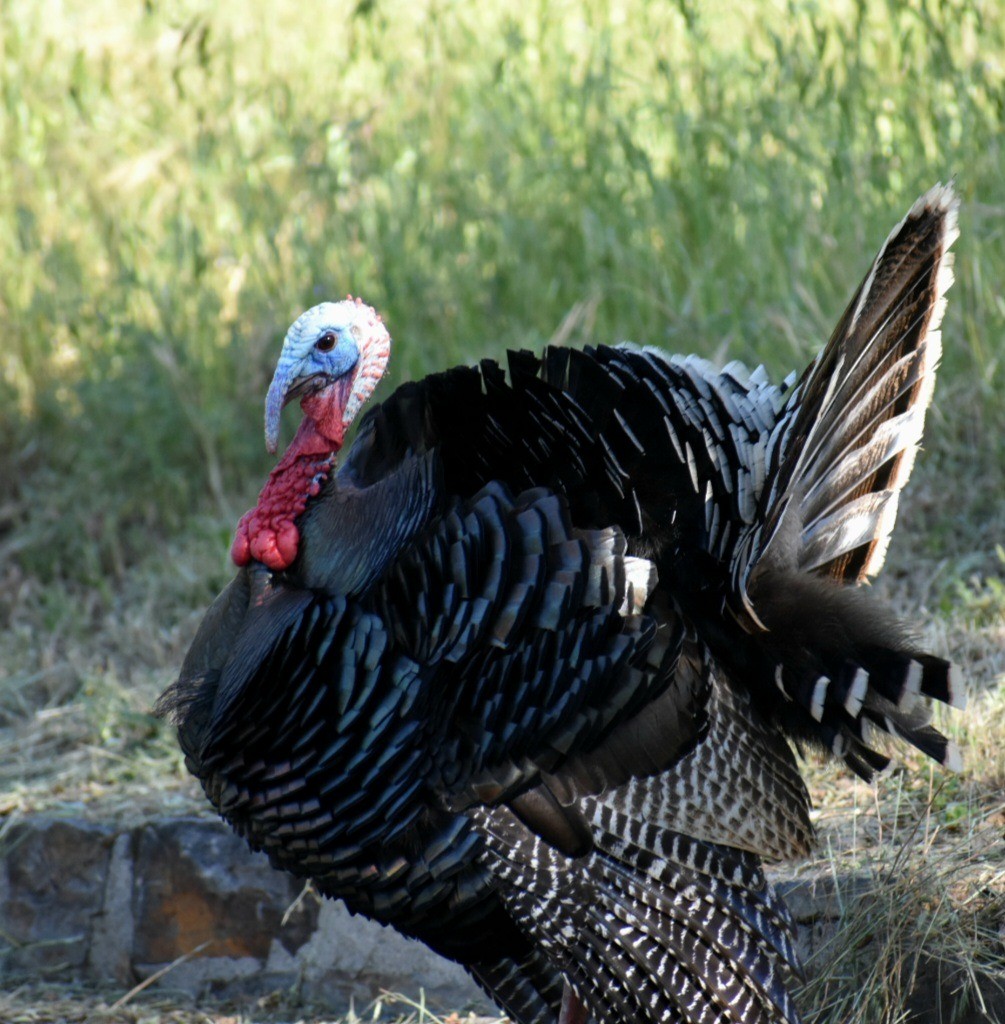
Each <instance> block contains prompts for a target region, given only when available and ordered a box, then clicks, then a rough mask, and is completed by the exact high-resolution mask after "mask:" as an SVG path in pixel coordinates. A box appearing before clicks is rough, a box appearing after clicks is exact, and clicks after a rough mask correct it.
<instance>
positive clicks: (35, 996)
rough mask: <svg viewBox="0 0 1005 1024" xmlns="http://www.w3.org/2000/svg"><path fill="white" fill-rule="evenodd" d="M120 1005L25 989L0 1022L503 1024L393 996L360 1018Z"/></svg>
mask: <svg viewBox="0 0 1005 1024" xmlns="http://www.w3.org/2000/svg"><path fill="white" fill-rule="evenodd" d="M117 1003H121V996H119V995H118V994H116V993H113V992H108V991H103V990H100V989H83V988H81V987H80V986H74V987H69V986H58V985H39V986H25V987H23V988H19V989H16V990H15V991H13V992H9V993H6V994H0V1020H2V1021H3V1024H294V1022H295V1024H305V1022H307V1021H309V1022H310V1024H502V1022H501V1021H500V1020H499V1019H498V1018H492V1017H477V1016H475V1015H473V1014H465V1015H463V1016H461V1015H459V1014H456V1013H451V1014H448V1015H447V1016H446V1017H440V1016H437V1015H436V1014H434V1013H431V1012H430V1011H429V1010H427V1009H426V1007H425V1006H424V1005H423V1004H422V1003H421V1002H419V1003H416V1002H414V1001H413V1000H410V999H408V998H406V997H404V996H401V995H397V994H393V993H388V994H386V995H385V996H384V997H383V998H382V999H380V1000H378V1001H377V1002H376V1003H374V1004H373V1005H372V1006H368V1007H365V1008H363V1009H362V1010H361V1011H360V1012H359V1013H357V1012H354V1011H352V1010H350V1012H349V1013H347V1014H345V1015H344V1016H340V1017H331V1016H326V1015H324V1014H323V1013H322V1012H314V1011H312V1010H306V1009H305V1008H304V1007H303V1006H301V1005H295V1004H293V1003H290V1002H288V1001H287V1000H286V999H285V998H284V997H283V996H282V995H278V994H277V995H272V996H266V997H264V998H261V999H258V1000H255V1001H254V1002H253V1003H252V1004H250V1005H246V1006H235V1005H228V1004H223V1003H221V1004H219V1005H218V1006H204V1007H202V1008H196V1007H194V1006H191V1007H179V1006H178V1000H177V998H172V999H167V998H164V997H158V996H156V995H152V996H151V995H145V996H144V997H143V998H138V999H136V1000H135V1001H130V1002H127V1003H126V1004H125V1005H117Z"/></svg>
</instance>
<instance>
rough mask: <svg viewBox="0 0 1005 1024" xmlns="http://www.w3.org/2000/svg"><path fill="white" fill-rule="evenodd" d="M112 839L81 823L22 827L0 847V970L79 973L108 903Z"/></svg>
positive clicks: (109, 832) (110, 833)
mask: <svg viewBox="0 0 1005 1024" xmlns="http://www.w3.org/2000/svg"><path fill="white" fill-rule="evenodd" d="M114 841H115V832H114V830H113V828H112V827H111V826H108V825H101V824H95V823H93V822H87V821H81V820H66V821H62V820H58V819H40V820H33V821H22V822H18V823H16V824H14V825H12V826H11V827H10V828H8V829H6V830H5V832H4V835H3V841H2V847H0V963H2V964H3V969H4V970H6V971H12V972H15V973H17V972H30V973H32V974H51V973H53V972H59V971H64V972H65V971H81V970H83V969H84V968H85V967H86V965H87V961H88V951H89V950H90V948H91V945H92V942H93V933H94V925H95V921H96V918H97V917H98V915H99V913H100V911H101V907H102V902H103V899H104V895H105V887H106V879H107V875H108V865H109V861H110V859H111V852H112V845H113V843H114Z"/></svg>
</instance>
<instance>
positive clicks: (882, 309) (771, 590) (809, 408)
mask: <svg viewBox="0 0 1005 1024" xmlns="http://www.w3.org/2000/svg"><path fill="white" fill-rule="evenodd" d="M957 208H958V201H957V199H956V196H955V193H954V190H953V187H952V186H951V185H947V186H942V185H938V186H936V187H935V188H933V189H931V190H930V191H929V192H928V193H926V194H925V195H924V196H922V197H921V198H920V199H919V200H918V201H917V202H916V203H915V204H914V206H913V207H912V208H911V210H910V211H909V212H908V214H907V216H906V217H905V218H904V220H903V221H902V222H901V223H900V224H899V225H898V226H897V227H896V228H895V229H894V230H893V232H892V233H891V234H890V236H889V238H888V239H887V240H886V242H885V243H884V244H883V246H882V248H881V249H880V252H879V255H878V256H877V257H876V259H875V261H874V262H873V264H872V267H871V268H870V270H869V272H868V274H867V275H866V277H865V279H864V280H863V282H862V285H861V286H860V288H859V290H858V292H857V293H856V294H855V297H854V298H853V299H852V301H851V303H850V305H849V306H848V308H847V310H846V311H845V313H844V316H843V317H842V318H841V321H840V323H839V324H838V326H837V328H836V330H835V331H834V334H833V335H832V337H831V339H830V341H829V342H828V343H827V345H826V347H825V348H824V350H823V352H822V353H821V354H820V356H819V357H818V358H817V359H816V361H815V362H814V363H813V364H812V365H811V366H810V368H809V369H808V370H807V372H806V373H805V374H804V376H803V378H802V380H801V381H800V382H799V384H798V385H797V386H796V388H795V390H794V391H793V393H792V397H791V399H790V401H789V404H788V407H787V409H786V411H785V412H784V413H783V414H782V416H781V418H780V420H779V422H778V424H777V426H776V428H775V430H774V431H773V433H772V436H771V438H770V441H769V445H768V456H767V459H768V463H769V469H768V472H767V476H766V482H765V486H764V489H763V491H762V493H761V498H760V505H759V514H758V516H757V517H756V518H755V520H754V521H753V523H752V524H751V526H750V528H749V529H748V531H747V532H746V534H745V535H744V536H743V538H742V539H741V542H740V543H739V544H738V546H737V549H736V556H735V558H734V561H733V564H732V577H733V586H734V588H735V591H736V597H737V599H738V600H737V607H738V616H739V617H740V618H741V621H743V622H744V624H745V625H746V626H747V628H748V631H749V632H750V633H752V634H753V635H755V636H760V637H761V639H762V640H763V649H764V650H765V651H766V652H767V655H768V664H767V666H766V671H767V672H769V673H771V674H772V675H773V677H774V683H775V688H776V690H777V691H778V692H779V693H780V695H781V699H782V704H781V711H780V718H781V720H782V722H783V723H784V724H785V726H786V728H788V729H789V730H790V731H791V732H793V733H794V734H795V735H797V736H799V737H800V738H809V739H816V740H818V741H821V742H822V743H824V744H825V745H826V746H827V747H829V748H830V749H831V750H832V751H833V752H834V753H835V754H836V755H838V756H840V757H843V758H844V759H845V761H846V762H847V764H848V765H849V767H851V768H852V769H853V770H854V771H856V772H857V773H858V774H859V775H862V776H863V777H864V778H871V777H872V775H873V774H874V773H875V771H876V770H878V769H879V768H881V767H882V766H884V765H885V763H886V759H885V758H884V757H883V756H882V755H881V754H878V753H877V752H876V751H874V750H871V749H870V748H869V743H870V741H871V733H872V731H873V730H874V729H878V730H879V731H881V732H886V733H888V734H890V735H892V736H895V737H898V738H900V739H903V740H906V741H907V742H908V743H912V744H913V745H914V746H916V747H917V748H918V749H920V750H922V751H924V752H925V753H926V754H928V755H929V756H931V757H933V758H934V759H935V760H937V761H939V762H940V763H941V764H943V765H946V766H947V767H951V766H953V765H955V764H957V763H958V759H959V758H958V754H957V753H956V751H955V748H954V747H953V746H952V744H951V743H949V742H948V741H947V740H946V739H945V737H943V736H941V735H940V734H939V733H938V732H937V731H936V730H934V729H932V728H931V727H930V726H929V725H928V724H927V721H928V712H927V701H926V699H934V700H939V701H943V702H945V703H948V704H952V705H954V706H957V707H959V706H962V704H963V701H964V697H963V694H962V690H961V687H960V686H959V683H958V681H956V680H955V679H954V678H953V676H952V674H951V669H950V666H949V663H948V662H946V661H944V660H943V659H941V658H937V657H935V656H933V655H930V654H927V653H925V652H924V651H922V650H921V649H920V648H919V647H918V645H917V643H916V642H914V641H913V640H912V639H911V638H910V637H909V635H908V633H907V630H906V629H905V628H904V627H903V626H902V625H901V624H900V623H898V622H897V620H896V619H895V618H894V617H893V616H892V615H890V614H889V613H887V612H886V611H885V610H884V609H883V608H882V607H881V606H880V604H879V603H878V602H877V601H876V600H874V599H871V598H870V597H869V596H868V595H867V594H864V593H863V592H861V591H856V590H855V587H854V585H855V584H859V583H862V582H864V581H865V580H866V579H867V578H868V577H871V576H873V575H875V574H876V572H878V571H879V569H880V568H881V566H882V564H883V560H884V558H885V555H886V550H887V546H888V544H889V540H890V534H891V532H892V530H893V525H894V521H895V519H896V512H897V503H898V500H899V494H900V490H901V488H902V487H903V485H904V484H905V483H906V481H907V479H908V477H909V475H910V472H911V467H912V466H913V464H914V458H915V455H916V454H917V451H918V447H919V445H920V442H921V435H922V429H923V427H924V420H925V412H926V409H927V407H928V405H929V403H930V401H931V398H932V391H933V388H934V382H935V371H936V367H937V365H938V362H939V358H940V356H941V352H942V341H941V333H940V329H939V328H940V324H941V320H942V315H943V311H944V309H945V301H946V300H945V295H946V291H947V289H948V288H949V286H950V285H951V284H952V280H953V275H952V254H951V253H950V252H949V248H950V246H951V245H952V243H953V242H954V240H955V239H956V237H957V235H958V233H959V232H958V230H957V224H956V222H957ZM763 689H764V690H765V691H767V690H769V689H770V686H768V685H765V686H764V687H763ZM777 696H778V694H775V697H776V698H777Z"/></svg>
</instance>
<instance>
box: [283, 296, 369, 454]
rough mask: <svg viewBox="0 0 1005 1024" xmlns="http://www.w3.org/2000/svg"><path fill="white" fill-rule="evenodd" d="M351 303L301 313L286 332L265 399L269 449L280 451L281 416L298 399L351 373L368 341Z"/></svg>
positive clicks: (328, 304) (358, 309) (357, 310)
mask: <svg viewBox="0 0 1005 1024" xmlns="http://www.w3.org/2000/svg"><path fill="white" fill-rule="evenodd" d="M362 310H367V311H369V307H368V306H362V305H359V304H357V303H356V302H354V301H351V300H348V299H347V300H345V301H344V302H322V303H321V304H320V305H319V306H314V307H312V308H311V309H309V310H307V312H306V313H303V314H301V315H300V316H299V317H298V318H297V319H296V320H295V321H294V322H293V325H292V326H291V327H290V329H289V330H288V331H287V332H286V338H285V339H284V340H283V349H282V352H281V353H280V354H279V362H278V363H277V364H276V372H275V373H274V374H273V377H272V383H271V384H270V385H269V392H268V394H267V395H266V398H265V447H266V448H267V449H268V450H269V451H270V452H275V450H276V448H277V445H278V442H279V415H280V413H281V412H282V410H283V406H285V405H286V403H287V402H289V401H291V400H292V399H294V398H302V397H305V396H308V395H312V394H315V393H317V392H319V391H323V390H324V389H325V388H327V387H329V386H330V385H331V384H333V383H334V382H335V381H337V380H340V379H341V378H342V377H344V376H346V374H348V373H350V372H351V371H352V370H353V368H354V367H355V366H356V364H357V363H358V362H359V359H360V350H361V346H363V345H364V344H365V343H366V341H367V337H366V335H365V334H364V332H363V330H362V328H363V326H364V325H363V323H361V311H362Z"/></svg>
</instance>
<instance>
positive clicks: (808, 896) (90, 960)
mask: <svg viewBox="0 0 1005 1024" xmlns="http://www.w3.org/2000/svg"><path fill="white" fill-rule="evenodd" d="M776 884H777V885H778V887H779V889H780V890H781V891H782V893H783V895H784V896H785V899H786V902H787V903H788V905H789V907H790V909H791V911H792V913H793V916H794V917H795V919H796V921H797V922H798V923H799V945H800V947H801V952H802V954H803V956H804V958H808V957H809V955H810V954H811V953H812V951H813V949H814V948H815V947H816V946H818V945H819V943H820V942H822V941H824V940H826V939H827V938H828V937H829V936H830V935H831V934H833V931H834V928H835V926H836V922H837V920H838V918H839V917H840V914H841V911H842V907H843V906H845V905H847V904H848V903H849V901H851V900H854V898H855V897H856V896H858V895H861V893H862V891H863V887H864V886H868V885H869V882H868V880H866V879H858V878H846V879H842V880H841V881H840V884H839V885H838V884H837V883H835V880H834V879H833V878H832V877H831V876H830V875H829V874H827V873H824V874H820V875H817V876H813V875H810V876H808V877H802V878H797V879H796V878H787V879H786V878H776ZM301 897H302V898H301ZM168 967H170V970H168V971H167V972H166V973H165V974H164V977H163V978H162V979H161V980H159V981H158V985H159V986H162V987H166V988H169V989H173V990H182V991H184V992H186V993H189V994H191V995H194V996H197V997H202V996H220V997H226V996H238V995H240V996H242V997H246V996H255V995H260V994H264V993H267V992H272V991H276V990H284V989H291V988H294V987H295V988H296V989H297V990H298V991H299V993H300V994H301V995H302V996H303V997H304V998H305V999H307V1000H309V1001H312V1002H318V1003H321V1004H323V1005H325V1006H326V1007H327V1008H328V1009H329V1010H330V1011H331V1012H332V1013H339V1012H342V1011H343V1010H345V1009H346V1008H347V1007H348V1005H349V1003H350V1001H354V1002H355V1004H356V1006H357V1007H362V1006H365V1005H366V1004H368V1003H369V1002H370V1001H371V1000H373V999H374V998H376V997H377V996H378V995H379V994H380V993H381V991H382V990H389V991H393V992H400V993H402V994H404V995H406V996H409V997H411V998H416V999H417V998H418V997H419V995H420V991H422V992H424V993H425V997H426V1000H427V1003H428V1004H429V1005H430V1007H431V1008H433V1009H437V1008H439V1009H443V1010H450V1009H453V1010H461V1009H465V1008H468V1007H472V1008H478V1009H484V1010H489V1009H490V1007H489V1005H488V1003H487V1002H486V1001H485V999H484V998H483V997H482V996H481V994H480V992H479V990H478V989H477V988H476V987H475V985H474V984H473V982H472V981H471V980H470V979H469V978H468V976H467V975H466V974H465V973H464V971H462V970H461V969H460V968H459V967H457V966H456V965H454V964H451V963H448V962H446V961H444V960H442V959H440V958H439V957H437V956H436V955H435V954H433V953H431V952H430V951H429V950H428V949H426V947H425V946H423V945H421V944H420V943H416V942H411V941H409V940H407V939H404V938H402V937H401V936H400V935H398V934H397V933H396V932H394V931H392V930H391V929H385V928H381V927H380V926H379V925H376V924H374V923H373V922H371V921H367V920H364V919H362V918H358V917H352V916H350V914H349V913H348V911H347V910H346V909H345V908H344V907H343V906H342V905H341V904H337V903H333V902H331V901H328V900H323V901H322V900H318V899H317V898H315V897H314V896H313V895H312V894H309V893H308V894H307V895H306V896H302V889H301V885H300V883H298V882H297V881H295V880H294V879H292V878H289V877H287V876H286V875H284V874H282V873H280V872H277V871H274V870H273V869H272V868H271V867H269V864H268V861H267V860H266V859H265V857H264V856H263V855H260V854H254V853H251V852H250V851H249V850H248V848H247V847H246V846H245V844H244V842H243V841H242V840H240V839H238V838H237V837H236V836H235V835H234V834H233V833H232V832H231V831H230V830H229V829H228V828H227V827H226V826H225V825H224V824H223V823H222V822H219V821H217V820H209V819H206V818H200V817H196V816H180V817H165V818H160V819H152V820H149V821H147V822H145V823H140V824H136V825H133V826H125V825H121V824H112V823H107V822H95V821H91V820H86V819H83V818H56V817H45V816H36V817H33V818H27V819H24V820H22V821H20V822H13V823H10V822H9V823H8V824H7V825H6V827H5V828H4V829H3V830H2V834H0V983H4V982H7V983H8V984H9V983H13V982H14V981H18V980H21V979H23V978H26V977H29V978H40V977H49V978H58V979H69V978H79V979H85V980H91V981H102V982H108V981H111V982H114V983H115V984H116V985H119V986H121V987H122V988H123V991H128V989H130V988H131V987H133V986H134V985H135V984H137V983H138V982H140V981H143V980H144V979H146V978H149V977H151V976H152V975H154V974H155V973H157V972H164V971H165V968H168ZM922 987H923V988H924V991H920V990H919V991H918V992H916V993H915V997H914V998H913V999H912V1004H913V1006H912V1008H913V1009H914V1010H915V1016H913V1017H912V1019H913V1020H915V1021H933V1022H934V1021H937V1020H941V1019H942V1017H943V1016H944V1015H947V1016H946V1019H948V1015H949V1014H950V1011H951V1009H952V1005H951V1004H952V1003H953V1002H954V1001H955V999H954V997H953V996H952V995H951V992H950V990H951V989H952V988H954V987H955V986H954V985H949V986H947V984H946V981H945V979H941V980H940V979H939V978H938V977H937V976H934V975H933V977H932V978H931V979H929V980H928V981H925V980H924V979H923V985H922ZM988 999H989V1000H990V1001H991V1002H993V1003H994V1004H995V1005H994V1007H993V1009H992V1012H996V1013H999V1014H1000V1015H1001V1016H1002V1019H1005V999H1003V998H1002V997H1001V993H1000V992H997V991H996V992H994V993H988ZM962 1019H963V1020H967V1021H986V1020H988V1019H989V1017H988V1016H985V1015H984V1014H980V1013H978V1014H977V1015H976V1016H974V1015H971V1014H964V1017H963V1018H962Z"/></svg>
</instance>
